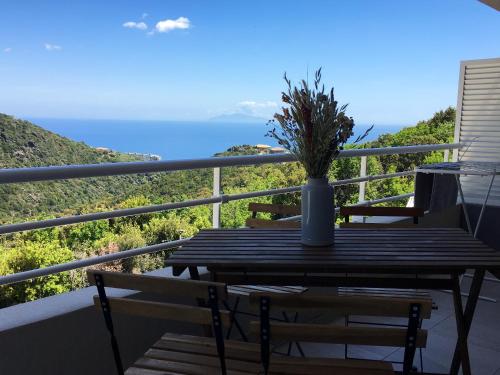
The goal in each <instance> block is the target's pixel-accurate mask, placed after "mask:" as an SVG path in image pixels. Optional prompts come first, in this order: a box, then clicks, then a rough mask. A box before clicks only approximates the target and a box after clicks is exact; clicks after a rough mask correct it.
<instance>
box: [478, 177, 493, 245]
mask: <svg viewBox="0 0 500 375" xmlns="http://www.w3.org/2000/svg"><path fill="white" fill-rule="evenodd" d="M494 181H495V175H493V176H491V181H490V185H489V187H488V191H487V192H486V196H485V197H484V202H483V206H482V207H481V212H480V213H479V217H478V218H477V223H476V229H475V230H474V238H477V233H478V232H479V226H480V225H481V220H482V219H483V214H484V210H485V208H486V204H487V203H488V198H489V197H490V193H491V188H492V187H493V182H494Z"/></svg>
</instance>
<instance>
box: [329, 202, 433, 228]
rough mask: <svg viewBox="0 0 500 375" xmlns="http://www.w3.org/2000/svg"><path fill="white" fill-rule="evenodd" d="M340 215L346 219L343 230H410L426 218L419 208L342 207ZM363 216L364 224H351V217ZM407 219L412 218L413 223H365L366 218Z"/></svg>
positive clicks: (341, 224)
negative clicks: (422, 218)
mask: <svg viewBox="0 0 500 375" xmlns="http://www.w3.org/2000/svg"><path fill="white" fill-rule="evenodd" d="M340 215H341V216H343V217H344V219H345V221H344V222H343V223H340V225H339V226H340V227H341V228H358V227H362V228H367V227H374V228H409V227H414V226H415V225H418V219H419V218H420V217H423V216H424V210H423V209H422V208H417V207H367V206H351V207H341V208H340ZM354 215H356V216H363V222H360V223H357V222H354V223H353V222H350V221H349V217H350V216H354ZM366 216H375V217H393V216H397V217H407V218H412V219H413V221H412V222H411V223H365V222H364V217H366Z"/></svg>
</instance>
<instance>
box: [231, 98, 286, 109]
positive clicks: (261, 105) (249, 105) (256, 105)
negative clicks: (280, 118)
mask: <svg viewBox="0 0 500 375" xmlns="http://www.w3.org/2000/svg"><path fill="white" fill-rule="evenodd" d="M277 106H278V104H276V102H272V101H269V100H268V101H266V102H255V101H253V100H244V101H242V102H239V103H238V107H240V108H243V109H248V110H256V109H266V108H276V107H277Z"/></svg>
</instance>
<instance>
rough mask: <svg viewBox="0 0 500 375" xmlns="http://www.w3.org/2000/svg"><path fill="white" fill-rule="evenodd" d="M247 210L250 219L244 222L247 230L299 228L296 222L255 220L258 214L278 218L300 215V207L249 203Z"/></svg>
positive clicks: (298, 223)
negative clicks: (268, 214) (266, 214)
mask: <svg viewBox="0 0 500 375" xmlns="http://www.w3.org/2000/svg"><path fill="white" fill-rule="evenodd" d="M248 210H249V211H250V212H251V213H252V217H250V218H248V219H247V220H246V226H247V227H249V228H300V222H298V221H286V220H267V219H260V218H257V214H258V213H259V212H262V213H270V214H272V215H274V216H277V217H279V218H281V219H282V218H285V217H289V216H296V215H300V206H292V205H284V204H270V203H250V204H249V205H248Z"/></svg>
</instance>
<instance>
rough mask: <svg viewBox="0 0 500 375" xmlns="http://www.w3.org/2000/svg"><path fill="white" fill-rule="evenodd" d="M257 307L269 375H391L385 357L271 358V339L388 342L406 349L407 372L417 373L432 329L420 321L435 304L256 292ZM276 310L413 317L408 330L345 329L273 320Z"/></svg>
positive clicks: (256, 326) (253, 325) (253, 326)
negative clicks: (417, 353)
mask: <svg viewBox="0 0 500 375" xmlns="http://www.w3.org/2000/svg"><path fill="white" fill-rule="evenodd" d="M250 302H251V304H252V306H254V307H258V308H259V309H260V322H258V321H254V322H251V323H250V325H251V331H252V332H253V333H255V334H256V335H258V336H259V337H260V344H261V360H262V366H263V370H264V374H275V373H294V374H311V375H315V374H336V375H352V374H356V375H368V374H369V375H375V374H378V375H382V374H383V375H389V374H394V373H395V371H394V369H393V365H392V363H391V362H386V361H373V360H357V359H343V358H339V359H336V358H312V357H307V358H300V357H277V356H270V351H269V348H270V342H271V340H273V341H274V340H279V339H283V340H290V341H301V342H314V343H330V344H352V345H370V346H389V347H403V348H404V362H403V371H402V374H403V375H407V374H410V372H411V371H412V364H413V359H414V356H415V350H416V348H422V347H425V346H426V341H427V331H426V330H423V329H421V328H419V322H420V320H421V319H429V318H430V316H431V310H432V303H431V301H429V300H427V299H422V300H413V301H412V302H411V303H410V302H408V301H407V300H406V299H398V298H393V297H390V298H385V297H366V296H361V297H358V296H325V295H311V294H308V295H298V296H297V295H284V294H269V293H253V294H252V295H251V296H250ZM274 309H279V310H282V309H292V310H294V311H296V310H313V311H317V310H331V311H333V312H336V313H338V312H341V313H343V314H347V315H350V314H362V315H371V316H382V317H399V318H408V325H407V328H400V327H398V328H395V327H391V328H380V327H377V328H374V327H345V326H343V325H335V324H312V323H300V324H297V323H283V322H271V321H270V319H269V314H270V312H271V311H272V310H274Z"/></svg>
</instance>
